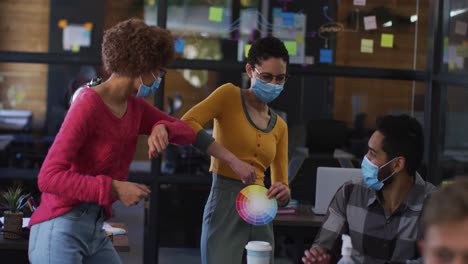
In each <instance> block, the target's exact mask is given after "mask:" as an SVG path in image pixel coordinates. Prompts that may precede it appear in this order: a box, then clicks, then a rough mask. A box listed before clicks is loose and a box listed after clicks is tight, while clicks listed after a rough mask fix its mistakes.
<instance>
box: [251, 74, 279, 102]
mask: <svg viewBox="0 0 468 264" xmlns="http://www.w3.org/2000/svg"><path fill="white" fill-rule="evenodd" d="M283 86H284V84H272V83H269V82H265V81H263V80H261V79H260V78H256V80H255V84H254V85H253V86H252V90H253V92H254V94H255V95H256V96H257V98H258V99H259V100H260V101H262V102H264V103H269V102H271V101H273V100H275V99H276V98H277V97H278V96H279V95H280V93H281V92H282V91H283Z"/></svg>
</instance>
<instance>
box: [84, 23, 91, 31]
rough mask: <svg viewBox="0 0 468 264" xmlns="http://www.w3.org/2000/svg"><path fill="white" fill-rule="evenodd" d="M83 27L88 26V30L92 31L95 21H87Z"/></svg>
mask: <svg viewBox="0 0 468 264" xmlns="http://www.w3.org/2000/svg"><path fill="white" fill-rule="evenodd" d="M83 27H84V28H86V29H87V30H89V31H91V30H93V23H91V22H86V23H84V24H83Z"/></svg>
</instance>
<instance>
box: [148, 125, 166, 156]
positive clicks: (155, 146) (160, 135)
mask: <svg viewBox="0 0 468 264" xmlns="http://www.w3.org/2000/svg"><path fill="white" fill-rule="evenodd" d="M167 145H169V137H168V135H167V129H166V126H165V125H157V126H155V127H154V128H153V131H151V135H150V136H149V137H148V147H149V149H148V159H152V158H154V157H158V156H159V155H161V153H162V152H163V151H164V150H165V149H166V147H167Z"/></svg>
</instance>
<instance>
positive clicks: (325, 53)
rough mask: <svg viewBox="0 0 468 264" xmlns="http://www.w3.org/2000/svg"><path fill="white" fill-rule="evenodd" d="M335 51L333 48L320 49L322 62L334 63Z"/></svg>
mask: <svg viewBox="0 0 468 264" xmlns="http://www.w3.org/2000/svg"><path fill="white" fill-rule="evenodd" d="M332 61H333V51H332V50H331V49H320V62H321V63H332Z"/></svg>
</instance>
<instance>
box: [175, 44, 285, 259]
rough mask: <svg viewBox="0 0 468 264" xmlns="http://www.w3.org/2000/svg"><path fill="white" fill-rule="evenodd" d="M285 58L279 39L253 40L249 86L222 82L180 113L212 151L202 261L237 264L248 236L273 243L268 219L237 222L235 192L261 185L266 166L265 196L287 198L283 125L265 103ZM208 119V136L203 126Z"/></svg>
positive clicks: (278, 83)
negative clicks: (255, 222) (260, 222)
mask: <svg viewBox="0 0 468 264" xmlns="http://www.w3.org/2000/svg"><path fill="white" fill-rule="evenodd" d="M288 63H289V55H288V52H287V50H286V48H285V46H284V44H283V42H281V41H280V40H279V39H277V38H274V37H266V38H261V39H259V40H257V41H256V42H255V43H254V44H253V45H252V47H251V48H250V51H249V55H248V58H247V64H246V66H245V70H246V72H247V74H248V76H249V77H250V81H251V87H250V88H249V89H240V88H239V87H236V86H234V85H233V84H231V83H227V84H224V85H222V86H221V87H219V88H217V89H216V90H215V91H214V92H213V93H212V94H211V95H210V96H208V97H207V98H206V99H205V100H203V101H202V102H200V103H199V104H197V105H196V106H194V107H193V108H192V109H191V110H189V111H188V112H187V113H186V114H185V115H184V116H183V117H182V120H183V121H185V122H186V123H187V124H188V125H189V126H191V127H192V128H193V129H194V130H195V133H196V135H197V139H196V142H195V143H194V145H195V146H196V147H198V148H199V149H201V150H203V151H205V152H207V153H208V154H210V155H211V156H212V158H211V166H210V171H211V172H212V173H213V183H212V187H211V192H210V196H209V198H208V201H207V203H206V205H205V211H204V214H203V227H202V237H201V257H202V263H203V264H218V263H223V264H229V263H233V264H239V263H241V261H242V255H243V252H244V246H245V245H246V244H247V242H248V241H251V240H262V241H268V242H270V244H271V245H272V246H273V245H274V236H273V224H272V223H270V224H268V225H263V226H254V225H251V224H249V223H247V222H245V221H243V220H242V219H241V218H240V217H239V215H238V213H237V211H236V197H237V194H238V193H239V191H240V190H242V188H244V187H245V186H246V185H249V184H258V185H264V176H265V171H266V169H267V168H268V167H270V169H271V182H272V185H271V187H270V189H269V190H268V196H269V197H270V198H276V199H277V201H278V204H279V206H284V205H286V204H287V203H288V201H289V198H290V191H289V187H288V172H287V166H288V127H287V125H286V122H285V121H284V120H283V119H282V118H281V117H280V116H278V115H277V114H276V113H275V112H273V110H272V109H270V108H269V107H268V103H269V102H271V101H273V100H274V99H275V98H276V97H278V95H279V94H280V93H281V91H282V90H283V85H284V83H285V82H286V79H287V65H288ZM212 119H214V131H213V137H214V138H213V137H211V136H210V135H209V134H207V133H206V132H205V130H203V125H205V124H206V123H207V122H208V121H210V120H212ZM272 257H273V254H272ZM272 259H273V258H272Z"/></svg>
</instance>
